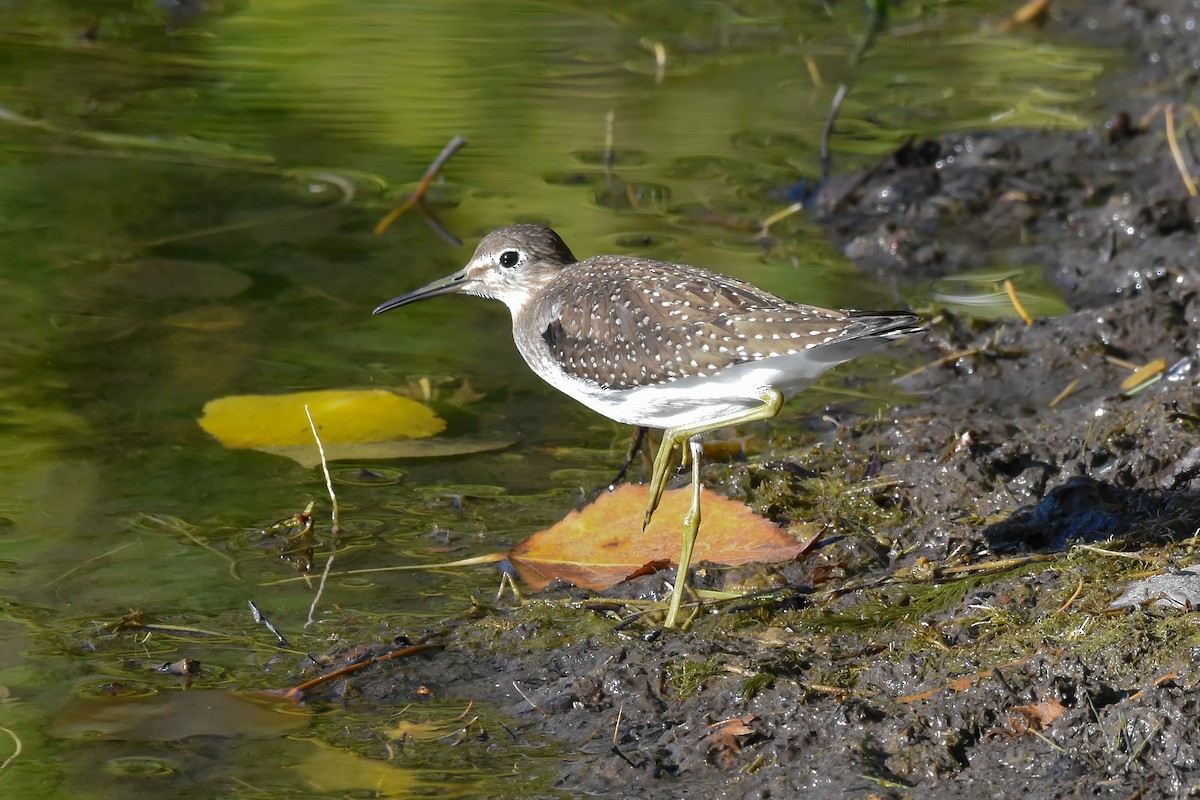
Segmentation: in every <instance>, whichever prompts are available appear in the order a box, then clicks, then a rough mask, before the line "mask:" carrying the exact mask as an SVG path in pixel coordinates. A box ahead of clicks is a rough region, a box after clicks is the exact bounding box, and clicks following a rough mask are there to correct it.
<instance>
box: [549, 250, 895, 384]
mask: <svg viewBox="0 0 1200 800" xmlns="http://www.w3.org/2000/svg"><path fill="white" fill-rule="evenodd" d="M538 307H539V308H538V309H537V311H536V312H535V313H536V314H537V317H538V318H537V320H536V325H537V330H539V331H541V338H542V340H543V342H544V343H545V345H546V346H547V347H548V349H549V352H550V355H551V357H552V358H554V359H555V360H556V361H557V362H559V363H560V364H561V365H562V367H563V369H564V370H566V371H567V372H568V373H570V374H572V375H574V376H576V377H578V378H582V379H584V380H587V381H590V382H592V383H595V384H598V385H599V386H601V387H604V388H609V389H630V388H634V387H637V386H645V385H648V384H655V383H665V382H670V381H675V380H678V379H680V378H686V377H693V376H707V375H713V374H715V373H717V372H719V371H720V370H722V369H724V368H726V367H730V366H732V365H734V364H740V363H743V362H746V361H754V360H760V359H764V358H770V357H772V356H777V355H785V354H789V353H795V352H797V351H799V350H804V349H809V348H814V347H815V346H816V345H818V344H825V343H828V342H831V341H833V340H835V339H838V338H841V337H843V336H850V337H851V338H857V337H858V336H862V335H864V334H868V333H869V331H871V330H872V329H873V328H874V327H875V326H874V325H873V324H872V323H870V322H868V321H867V319H869V318H866V317H864V318H862V319H856V318H855V317H854V316H853V315H852V314H850V313H847V312H843V311H833V310H828V309H821V308H815V307H811V306H802V305H798V304H794V303H788V302H787V301H784V300H782V299H780V298H779V297H776V296H775V295H772V294H770V293H768V292H764V291H762V290H760V289H757V288H755V287H754V286H751V285H750V284H747V283H743V282H741V281H738V280H735V279H733V278H729V277H726V276H723V275H718V274H715V273H711V272H707V271H705V270H702V269H698V268H696V267H685V266H680V265H675V264H664V263H662V262H657V261H647V260H642V259H636V260H635V259H621V258H619V257H613V256H599V257H595V258H590V259H587V260H585V261H582V262H579V263H577V264H574V265H571V266H569V267H567V268H565V269H563V270H562V271H561V273H560V274H559V276H557V278H556V280H554V281H553V282H551V283H550V284H549V285H548V286H547V287H546V289H545V291H544V293H543V295H542V296H541V297H540V298H539V301H538ZM904 316H905V317H906V318H908V319H910V320H911V319H912V317H911V315H904ZM870 319H873V318H870ZM830 360H834V359H830Z"/></svg>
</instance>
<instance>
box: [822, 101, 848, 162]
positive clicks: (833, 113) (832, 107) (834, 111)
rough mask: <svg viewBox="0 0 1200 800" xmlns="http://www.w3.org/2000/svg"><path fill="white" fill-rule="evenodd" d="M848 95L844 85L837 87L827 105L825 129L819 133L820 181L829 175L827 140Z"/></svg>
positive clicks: (831, 133)
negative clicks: (827, 113) (827, 112)
mask: <svg viewBox="0 0 1200 800" xmlns="http://www.w3.org/2000/svg"><path fill="white" fill-rule="evenodd" d="M849 93H850V87H849V86H847V85H846V84H844V83H843V84H842V85H840V86H838V88H837V91H836V92H835V93H834V95H833V102H832V103H830V104H829V116H828V117H826V118H825V128H824V129H823V130H822V131H821V180H823V181H826V180H829V175H830V174H831V170H832V157H831V156H830V154H829V140H830V138H831V137H832V136H833V122H834V120H836V119H837V115H838V112H839V111H841V109H842V101H843V100H845V99H846V95H847V94H849Z"/></svg>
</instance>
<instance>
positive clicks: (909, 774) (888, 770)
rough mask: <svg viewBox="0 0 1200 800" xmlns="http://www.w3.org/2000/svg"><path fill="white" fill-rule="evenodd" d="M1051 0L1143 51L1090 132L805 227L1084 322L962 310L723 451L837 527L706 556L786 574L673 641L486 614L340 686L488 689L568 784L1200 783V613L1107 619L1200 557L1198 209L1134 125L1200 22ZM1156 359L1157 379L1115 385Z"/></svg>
mask: <svg viewBox="0 0 1200 800" xmlns="http://www.w3.org/2000/svg"><path fill="white" fill-rule="evenodd" d="M1051 13H1052V16H1053V17H1054V19H1053V20H1052V21H1050V22H1048V23H1047V28H1048V30H1049V32H1050V33H1051V34H1053V35H1061V36H1064V37H1069V38H1074V39H1077V40H1078V39H1079V38H1080V37H1081V34H1082V32H1084V31H1090V33H1088V34H1087V41H1088V42H1089V43H1093V44H1094V43H1096V42H1100V43H1103V44H1109V45H1112V46H1116V47H1122V48H1124V49H1125V50H1126V51H1127V52H1128V54H1129V55H1128V61H1127V64H1126V67H1125V69H1123V70H1121V71H1120V72H1119V73H1117V74H1115V75H1114V76H1112V77H1111V78H1109V79H1108V80H1107V82H1106V83H1105V84H1104V85H1103V86H1101V87H1098V91H1099V92H1100V95H1099V99H1098V102H1097V109H1096V119H1097V124H1096V125H1095V127H1094V129H1092V130H1090V131H1086V132H1070V133H1064V132H1039V131H1021V130H1014V131H999V132H987V133H980V134H975V135H956V136H947V137H944V138H942V139H940V140H937V141H931V142H914V143H912V145H911V146H909V147H906V148H904V149H903V150H901V151H900V152H899V153H898V154H897V155H896V156H895V157H893V158H891V159H889V160H887V161H886V162H885V163H883V164H881V165H879V166H878V167H877V168H876V169H874V170H871V171H869V172H868V173H863V174H860V175H856V176H850V177H848V178H846V179H843V180H842V181H839V182H837V183H835V184H833V185H831V186H829V187H826V191H825V192H824V193H823V195H822V198H821V200H822V205H821V208H820V209H818V210H816V211H815V212H814V216H813V217H812V218H814V219H816V220H818V221H819V222H820V223H821V224H823V225H824V226H826V228H827V229H828V231H829V235H830V236H831V237H832V238H833V239H834V240H836V241H837V242H838V243H839V244H840V245H841V246H842V247H843V248H844V249H845V252H846V253H848V254H849V255H850V257H851V258H852V260H853V261H854V263H855V264H856V265H857V266H858V267H859V268H860V269H862V270H863V271H865V272H869V273H871V274H874V275H876V276H879V277H881V278H883V279H886V280H889V281H892V282H894V283H895V284H896V285H898V286H908V285H916V284H919V283H921V282H923V281H931V280H936V279H941V278H945V277H947V276H951V275H954V274H957V273H960V272H962V271H963V270H967V269H985V268H994V267H996V266H998V265H1004V266H1011V265H1022V266H1030V265H1032V266H1036V267H1037V268H1039V269H1040V271H1041V273H1042V274H1043V275H1044V276H1045V278H1046V280H1048V281H1049V282H1050V283H1052V284H1053V285H1054V286H1055V287H1057V289H1058V290H1059V291H1060V292H1061V295H1062V296H1063V298H1064V299H1065V300H1066V302H1067V304H1068V305H1069V306H1070V309H1071V311H1070V312H1069V313H1066V314H1063V315H1060V316H1055V317H1050V318H1041V319H1037V320H1036V321H1034V322H1033V324H1031V325H1027V324H1026V323H1025V322H1023V321H1022V320H1021V319H1019V318H1015V317H1014V318H1007V319H1003V320H998V321H994V322H981V321H978V320H971V319H968V318H966V317H962V316H956V315H954V314H952V313H949V312H944V313H937V314H936V315H935V319H934V323H933V328H932V331H931V332H930V334H929V335H928V336H926V337H924V338H923V339H922V340H919V341H913V342H910V343H908V344H907V345H905V346H906V347H908V348H912V349H913V351H915V352H916V353H917V354H918V356H917V358H915V359H914V362H915V363H918V364H924V365H925V366H924V368H922V369H920V370H919V371H916V372H914V373H911V374H909V375H908V376H904V377H902V378H899V379H898V386H899V387H900V388H901V389H902V390H904V392H905V394H906V396H907V398H908V399H907V401H906V402H904V403H902V404H900V405H897V406H896V407H894V408H891V409H888V410H886V411H884V412H883V413H882V414H880V415H870V414H867V413H863V412H862V410H861V409H856V408H855V407H854V406H853V405H850V404H847V405H845V406H844V407H838V406H831V407H830V409H828V411H827V415H826V417H827V418H829V419H832V420H834V421H836V425H834V424H826V425H825V426H824V427H823V428H819V426H816V425H814V426H812V427H811V428H809V429H807V430H804V431H790V429H789V432H790V433H791V434H794V435H786V436H785V435H780V436H776V437H775V438H774V439H772V441H771V443H770V444H769V445H767V446H766V449H765V452H763V453H762V454H761V456H760V457H759V458H757V459H755V460H753V461H750V462H742V463H734V464H729V465H715V466H711V467H709V469H708V470H707V471H706V482H707V483H708V484H709V485H710V486H714V487H717V488H718V489H720V490H723V491H725V492H726V493H728V494H730V495H732V496H735V497H739V498H741V499H743V500H745V501H746V502H748V503H750V504H751V505H752V506H753V507H754V508H755V509H756V510H758V511H760V512H761V513H766V514H768V515H769V516H772V517H775V518H779V519H789V518H790V519H809V520H811V519H814V518H816V519H818V520H820V521H822V522H824V523H825V524H826V525H827V534H826V537H825V541H824V543H823V545H822V546H821V547H820V548H819V549H818V551H817V552H816V553H814V554H813V555H811V556H810V557H809V558H807V559H805V560H803V561H800V562H797V563H795V564H789V565H786V566H783V567H779V568H776V569H775V570H772V571H770V572H768V573H766V574H763V572H762V570H758V571H752V570H719V569H713V568H711V567H709V568H701V569H700V570H698V575H697V583H698V584H699V585H701V586H711V587H715V588H728V587H732V586H734V585H742V586H745V585H747V584H752V585H755V582H757V584H756V585H758V586H760V588H762V589H766V590H769V591H766V592H764V593H763V594H761V595H759V596H757V597H752V598H748V599H746V600H744V601H738V602H736V603H731V604H725V605H723V606H720V607H719V610H718V611H716V612H715V613H709V614H702V615H700V616H699V617H698V618H697V619H696V620H695V622H694V624H693V625H692V626H691V628H690V629H689V630H688V631H686V632H682V633H680V632H667V633H661V632H658V631H656V630H655V629H654V628H653V625H652V623H650V622H648V621H647V622H639V623H636V624H632V625H628V626H625V627H620V626H618V625H617V624H615V620H616V619H618V618H619V617H618V616H611V617H610V616H608V615H607V614H605V613H603V611H602V610H595V609H593V610H588V611H580V610H579V609H578V608H570V607H561V606H556V605H554V604H549V603H548V604H541V603H538V602H531V603H529V604H527V605H526V606H524V607H523V608H521V609H520V610H513V609H507V610H499V609H484V608H481V609H480V610H479V611H478V613H477V614H475V615H474V616H473V617H472V618H471V619H468V620H464V621H463V622H462V623H461V624H457V625H454V626H452V627H451V628H450V629H449V630H448V631H446V632H444V633H443V634H442V636H441V637H440V640H441V641H443V642H444V644H445V648H444V649H443V650H441V651H437V652H434V653H431V654H426V655H421V656H419V657H416V658H413V659H409V660H397V661H392V662H388V663H386V664H380V665H378V667H376V668H373V669H371V670H366V671H364V672H362V673H359V674H358V675H357V676H355V677H353V678H352V679H350V680H348V681H345V682H342V683H339V684H337V685H336V686H335V687H332V688H331V689H330V694H331V695H333V697H329V696H326V697H323V698H321V699H334V698H336V699H341V700H343V701H346V702H354V703H356V704H361V703H367V704H379V705H381V706H385V705H391V706H400V705H404V704H406V703H410V702H420V700H421V699H422V698H426V697H438V698H443V699H457V700H461V701H463V702H464V703H465V702H468V701H475V702H479V703H486V704H490V705H491V706H493V707H496V708H498V709H500V710H502V711H505V712H507V713H508V714H510V715H511V720H512V725H511V726H510V727H509V728H507V729H505V730H489V731H487V732H485V733H481V734H480V735H481V736H482V737H484V738H485V739H486V738H487V737H504V738H505V739H506V740H507V739H508V738H509V737H512V741H525V742H528V743H530V746H531V747H532V748H534V749H536V746H537V744H538V743H556V744H555V746H556V747H559V748H562V749H563V750H565V751H566V753H567V755H566V756H565V757H564V759H563V761H562V763H561V770H560V772H559V774H558V777H557V782H556V784H555V787H554V788H553V789H548V792H550V793H554V792H555V791H556V790H557V791H559V792H561V793H563V794H566V795H583V794H592V793H597V794H601V793H602V794H605V795H611V796H624V797H648V798H675V797H699V796H706V797H738V798H741V797H745V798H768V797H773V798H786V797H800V796H804V797H813V798H817V797H833V796H842V795H843V794H847V795H848V796H856V797H870V796H873V797H895V798H900V797H909V796H912V797H931V798H934V797H969V796H980V795H982V794H983V793H985V792H986V793H987V794H989V795H992V796H998V797H1015V796H1032V797H1044V798H1055V797H1120V798H1128V797H1174V796H1190V794H1192V793H1193V792H1195V791H1200V788H1198V787H1200V772H1198V765H1200V736H1197V735H1196V730H1197V729H1198V727H1200V719H1198V717H1200V692H1197V691H1196V686H1197V684H1198V683H1200V670H1197V668H1196V653H1197V652H1200V649H1198V648H1200V630H1197V629H1195V623H1194V622H1193V621H1191V620H1190V615H1189V614H1188V613H1162V612H1156V611H1153V610H1151V609H1148V608H1145V607H1141V608H1133V609H1129V608H1123V609H1116V608H1111V607H1110V604H1111V602H1112V600H1113V599H1115V598H1116V597H1117V596H1118V595H1119V594H1120V591H1121V589H1122V587H1123V586H1124V585H1125V584H1127V583H1129V582H1131V581H1135V580H1137V579H1139V578H1142V577H1145V576H1146V575H1149V574H1153V573H1156V572H1162V571H1164V570H1167V571H1170V570H1173V569H1177V568H1182V567H1184V566H1187V565H1188V564H1189V563H1191V561H1192V560H1193V559H1194V557H1195V550H1196V547H1197V544H1198V543H1200V542H1198V541H1197V540H1198V539H1200V395H1198V393H1197V390H1196V389H1197V374H1198V372H1200V292H1198V290H1197V286H1198V285H1200V258H1198V257H1197V256H1198V252H1197V251H1198V250H1200V200H1198V199H1197V198H1194V197H1189V196H1188V194H1187V191H1186V190H1185V187H1184V184H1183V182H1182V181H1181V178H1180V175H1179V172H1178V171H1177V169H1176V167H1175V165H1174V162H1173V161H1172V159H1171V156H1170V153H1169V150H1168V147H1167V142H1166V138H1165V134H1164V130H1163V125H1162V122H1161V116H1160V117H1159V118H1158V119H1157V120H1155V121H1153V122H1152V123H1151V124H1150V126H1149V127H1148V128H1147V129H1146V130H1144V131H1142V130H1137V122H1138V120H1139V118H1140V117H1141V116H1142V115H1143V114H1145V113H1146V112H1147V111H1149V110H1150V109H1151V108H1153V107H1154V106H1155V105H1156V104H1158V103H1163V102H1172V101H1173V102H1177V103H1185V102H1187V101H1188V99H1189V98H1192V99H1193V100H1194V98H1195V97H1196V89H1197V83H1198V81H1200V78H1198V75H1200V70H1198V69H1197V68H1196V66H1195V65H1196V64H1197V63H1200V37H1198V36H1196V34H1195V32H1194V30H1192V29H1190V28H1189V25H1191V26H1193V27H1194V25H1195V21H1196V20H1197V19H1198V18H1200V8H1198V7H1197V6H1196V5H1195V4H1193V3H1186V2H1178V1H1173V0H1152V1H1151V2H1147V3H1143V2H1132V3H1130V2H1121V3H1117V2H1091V3H1083V4H1073V5H1072V6H1071V7H1070V8H1063V9H1052V12H1051ZM1189 20H1190V21H1191V22H1189ZM1123 113H1124V114H1127V115H1128V117H1125V116H1122V114H1123ZM1106 121H1107V123H1106ZM1188 146H1190V147H1192V148H1193V149H1192V150H1191V151H1190V154H1191V155H1190V159H1191V162H1192V163H1195V160H1196V159H1195V155H1196V154H1195V138H1194V133H1193V138H1192V140H1191V142H1190V144H1189V145H1188ZM1154 359H1163V362H1164V368H1163V369H1162V370H1160V371H1159V372H1158V373H1157V377H1158V380H1156V381H1155V382H1153V383H1150V384H1149V385H1144V386H1140V387H1128V388H1126V389H1123V388H1122V383H1123V382H1124V381H1125V380H1126V379H1127V378H1128V377H1129V376H1130V374H1131V372H1132V370H1131V365H1133V366H1140V365H1144V364H1146V363H1148V362H1151V361H1153V360H1154ZM1068 387H1071V390H1070V391H1065V390H1067V389H1068ZM1135 388H1136V389H1137V390H1136V391H1135V390H1134V389H1135ZM818 428H819V429H818ZM662 588H663V579H662V576H661V575H660V576H649V577H646V578H640V579H638V580H636V581H634V582H632V583H631V584H630V585H628V586H625V587H622V589H621V590H620V591H619V593H620V594H622V595H623V596H626V597H628V596H638V595H650V594H653V593H655V592H661V591H662ZM546 596H547V597H549V598H550V599H556V600H561V599H564V598H572V597H574V598H580V599H581V598H584V597H586V596H587V595H585V594H584V593H574V592H572V591H570V590H569V589H563V590H560V591H558V592H554V591H551V592H549V593H548V594H547V595H546ZM614 607H619V603H618V601H617V600H615V599H614ZM1184 612H1186V609H1185V610H1184ZM512 741H506V743H505V745H504V746H506V747H507V746H511V745H512ZM485 746H486V745H485Z"/></svg>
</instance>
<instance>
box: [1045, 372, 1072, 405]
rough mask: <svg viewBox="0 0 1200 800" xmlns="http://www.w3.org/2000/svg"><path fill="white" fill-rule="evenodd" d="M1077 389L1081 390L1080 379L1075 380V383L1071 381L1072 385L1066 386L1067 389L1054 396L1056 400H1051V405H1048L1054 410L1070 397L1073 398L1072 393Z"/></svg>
mask: <svg viewBox="0 0 1200 800" xmlns="http://www.w3.org/2000/svg"><path fill="white" fill-rule="evenodd" d="M1077 388H1079V378H1075V379H1074V380H1073V381H1071V382H1070V383H1068V384H1067V385H1066V388H1064V389H1063V390H1062V391H1061V392H1059V393H1058V394H1056V395H1054V399H1053V400H1051V401H1050V403H1049V404H1048V405H1049V407H1050V408H1054V407H1055V406H1056V405H1058V404H1059V403H1061V402H1062V401H1063V400H1066V399H1067V398H1068V397H1070V396H1071V393H1072V392H1074V391H1075V390H1076V389H1077Z"/></svg>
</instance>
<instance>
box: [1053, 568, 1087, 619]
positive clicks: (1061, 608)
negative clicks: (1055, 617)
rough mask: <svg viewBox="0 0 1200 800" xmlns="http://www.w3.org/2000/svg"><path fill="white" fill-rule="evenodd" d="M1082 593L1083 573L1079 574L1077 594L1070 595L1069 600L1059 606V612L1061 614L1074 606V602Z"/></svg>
mask: <svg viewBox="0 0 1200 800" xmlns="http://www.w3.org/2000/svg"><path fill="white" fill-rule="evenodd" d="M1081 594H1083V576H1082V575H1080V576H1079V585H1078V586H1076V587H1075V594H1073V595H1071V596H1070V597H1068V598H1067V602H1065V603H1063V604H1062V605H1061V606H1059V607H1058V613H1059V614H1061V613H1062V612H1064V611H1066V610H1067V609H1068V608H1070V607H1071V606H1072V604H1074V602H1075V601H1076V600H1078V599H1079V595H1081Z"/></svg>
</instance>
